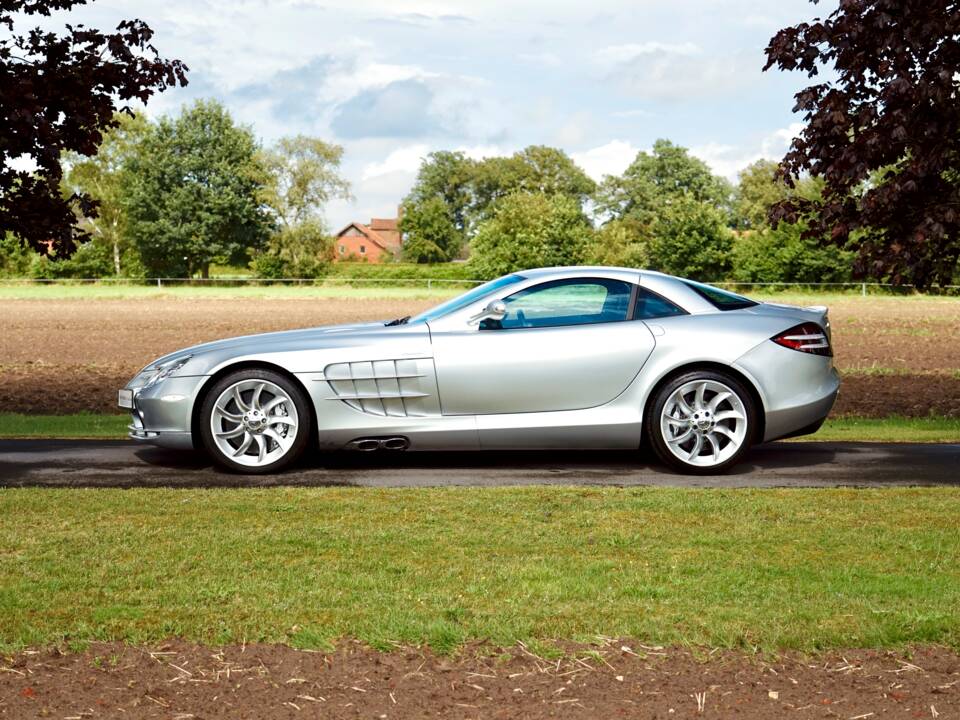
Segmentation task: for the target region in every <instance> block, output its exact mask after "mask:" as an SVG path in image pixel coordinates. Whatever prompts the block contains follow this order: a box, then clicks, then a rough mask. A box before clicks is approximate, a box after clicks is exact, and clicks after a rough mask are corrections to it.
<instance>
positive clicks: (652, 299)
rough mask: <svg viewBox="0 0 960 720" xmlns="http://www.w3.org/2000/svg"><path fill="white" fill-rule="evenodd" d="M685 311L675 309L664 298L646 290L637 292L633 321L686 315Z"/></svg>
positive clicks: (642, 289) (674, 306)
mask: <svg viewBox="0 0 960 720" xmlns="http://www.w3.org/2000/svg"><path fill="white" fill-rule="evenodd" d="M686 314H687V311H686V310H684V309H683V308H680V307H677V306H676V305H674V304H673V303H672V302H670V301H669V300H667V299H666V298H664V297H661V296H659V295H657V294H656V293H655V292H651V291H650V290H647V289H646V288H639V290H638V291H637V302H636V304H635V305H634V308H633V319H634V320H653V319H654V318H663V317H671V316H672V315H686Z"/></svg>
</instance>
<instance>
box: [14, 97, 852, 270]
mask: <svg viewBox="0 0 960 720" xmlns="http://www.w3.org/2000/svg"><path fill="white" fill-rule="evenodd" d="M119 121H120V124H119V126H118V127H117V128H116V129H114V130H112V131H110V132H109V133H107V134H106V135H105V136H104V138H103V141H102V143H101V145H100V150H99V152H98V154H97V155H95V156H93V157H82V156H68V157H65V158H64V164H65V166H66V168H67V172H66V173H65V176H64V183H63V192H64V193H65V194H72V193H75V192H85V193H87V194H89V195H90V196H92V197H93V198H95V199H96V200H97V201H98V203H99V208H98V214H97V217H92V216H91V217H81V218H79V226H80V227H81V228H82V230H83V231H84V232H85V233H86V237H85V238H83V239H82V242H80V243H79V244H78V246H77V248H76V250H75V252H74V253H73V254H72V255H71V256H70V257H63V258H56V257H53V258H49V257H41V256H40V255H38V254H36V253H34V252H32V251H29V250H27V249H26V248H25V246H24V245H23V243H21V242H20V241H19V240H18V239H17V238H15V237H12V236H7V237H6V238H2V239H0V275H3V276H21V277H37V278H58V277H64V278H66V277H110V276H119V277H190V276H194V275H199V276H206V275H207V274H208V272H209V268H210V266H211V265H214V264H217V265H232V266H235V267H249V268H250V270H251V271H252V273H253V274H254V275H256V276H260V277H270V278H282V277H322V276H324V275H325V274H327V273H328V272H329V270H330V266H331V263H332V261H333V257H334V256H333V242H332V239H331V238H330V236H329V229H328V228H327V227H326V226H325V224H324V222H323V212H324V207H325V205H326V203H327V202H328V201H329V200H330V199H332V198H334V197H349V185H348V183H347V182H346V181H345V180H344V179H343V178H342V177H341V176H340V174H339V166H340V161H341V158H342V154H343V149H342V148H340V147H339V146H337V145H333V144H330V143H326V142H324V141H322V140H319V139H316V138H310V137H304V136H297V137H291V138H283V139H281V140H280V141H279V142H277V143H276V144H275V145H274V146H272V147H269V148H264V147H261V146H260V145H259V144H258V143H257V142H256V140H255V138H254V136H253V133H252V131H251V130H250V128H247V127H243V126H239V125H237V124H236V123H235V122H234V121H233V120H232V118H231V117H230V115H229V113H228V112H227V111H226V109H225V108H223V107H222V106H221V105H219V104H218V103H216V102H212V101H209V102H199V103H196V104H195V105H193V106H192V107H188V108H185V109H184V110H183V112H182V113H181V114H180V115H178V116H176V117H164V118H161V119H160V120H158V121H156V122H152V121H150V120H148V119H147V118H146V117H144V116H142V115H136V116H133V117H128V116H120V117H119ZM775 169H776V165H775V164H774V163H773V162H771V161H766V160H761V161H758V162H756V163H754V164H753V165H750V166H749V167H747V168H746V169H744V170H743V171H742V172H741V173H740V175H739V178H738V182H737V183H736V184H733V183H730V182H729V181H727V180H726V179H724V178H721V177H718V176H716V175H713V174H712V173H711V172H710V169H709V168H708V167H707V165H706V164H705V163H704V162H703V161H701V160H699V159H697V158H695V157H693V156H691V155H690V154H689V153H688V152H687V150H686V149H684V148H682V147H679V146H676V145H674V144H672V143H670V142H669V141H667V140H658V141H657V142H656V143H655V144H654V146H653V149H652V151H651V152H649V153H648V152H640V153H638V154H637V156H636V158H634V160H633V162H632V163H631V164H630V166H629V167H628V168H627V169H626V170H625V171H624V173H623V174H622V175H617V176H607V177H605V178H604V179H603V180H602V181H601V182H599V183H597V182H594V180H592V179H591V178H590V177H589V176H587V174H586V173H585V172H584V171H583V170H582V169H581V168H580V167H578V166H577V165H576V163H574V162H573V160H572V159H571V158H570V157H569V156H568V155H566V154H565V153H564V152H563V151H561V150H559V149H556V148H551V147H544V146H531V147H528V148H526V149H524V150H522V151H520V152H517V153H515V154H514V155H512V156H510V157H493V158H487V159H483V160H473V159H470V158H468V157H467V156H466V155H464V154H463V153H459V152H448V151H441V152H434V153H431V154H430V155H428V156H427V157H426V158H424V160H423V162H422V164H421V167H420V170H419V173H418V175H417V178H416V181H415V183H414V185H413V187H412V189H411V190H410V192H409V194H408V195H407V196H406V198H404V199H403V202H402V208H403V214H402V219H401V223H400V228H401V231H402V233H403V236H404V243H403V250H402V253H401V256H400V257H397V258H394V260H395V261H397V262H398V263H399V262H402V263H404V265H403V266H399V265H398V266H397V268H396V272H397V273H402V276H403V277H410V276H411V270H410V265H409V264H410V263H414V264H427V263H429V264H430V273H431V277H442V276H443V275H442V274H438V273H440V270H439V267H440V266H438V265H436V263H443V262H446V261H450V260H454V259H466V260H467V262H466V264H456V265H454V266H451V272H450V274H451V276H453V277H457V278H489V277H493V276H496V275H499V274H503V273H507V272H510V271H513V270H516V269H520V268H525V267H534V266H544V265H568V264H578V263H591V264H593V263H596V264H606V265H627V266H634V267H645V268H650V269H655V270H663V271H665V272H669V273H673V274H677V275H682V276H686V277H693V278H697V279H701V280H725V279H730V280H736V281H740V282H843V281H847V280H849V279H850V268H851V264H852V262H851V260H852V256H851V253H850V252H849V251H846V250H844V249H841V248H838V247H836V246H831V245H829V244H828V243H826V242H822V241H823V239H822V238H818V237H809V236H808V233H806V232H805V231H806V227H805V226H804V225H803V224H799V223H794V224H790V223H785V222H781V223H780V224H779V225H778V226H777V227H773V226H772V225H771V224H770V222H769V221H768V219H767V215H768V211H769V208H770V207H771V206H772V205H773V204H774V203H776V202H778V201H780V200H783V199H786V198H791V197H801V198H811V199H812V198H817V197H819V193H820V188H821V186H820V184H819V182H818V181H817V180H815V179H802V180H800V181H799V182H798V183H796V184H795V186H794V187H792V188H791V187H788V186H787V185H785V184H784V183H783V182H781V181H779V180H778V179H777V178H776V177H775ZM354 264H355V265H357V264H358V263H354ZM453 268H455V269H453ZM391 272H392V271H390V270H388V269H387V268H383V269H381V270H378V271H377V273H376V275H377V277H380V278H383V277H388V276H390V275H391ZM348 273H349V271H347V270H346V268H340V271H338V273H337V274H338V275H340V274H348ZM418 274H419V273H418ZM398 277H399V275H398Z"/></svg>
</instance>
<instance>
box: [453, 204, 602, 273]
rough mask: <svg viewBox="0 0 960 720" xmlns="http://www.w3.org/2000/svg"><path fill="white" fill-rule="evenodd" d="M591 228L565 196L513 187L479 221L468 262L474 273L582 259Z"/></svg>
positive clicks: (588, 242)
mask: <svg viewBox="0 0 960 720" xmlns="http://www.w3.org/2000/svg"><path fill="white" fill-rule="evenodd" d="M593 233H594V230H593V226H592V225H591V224H590V222H589V221H588V220H587V218H586V217H585V216H584V214H583V210H582V209H581V206H580V203H579V202H578V201H577V200H576V199H574V198H571V197H569V196H567V195H547V194H545V193H525V192H517V193H514V194H512V195H508V196H506V197H504V198H502V199H501V200H500V201H499V202H498V203H497V205H496V208H495V210H494V212H493V215H492V217H490V218H489V219H487V220H485V221H484V222H483V223H481V224H480V227H479V228H478V229H477V234H476V237H474V239H473V242H472V243H471V248H472V254H471V257H470V265H471V267H472V268H473V270H474V272H475V273H476V274H477V276H478V277H481V278H492V277H497V276H498V275H503V274H506V273H510V272H514V271H516V270H522V269H525V268H531V267H541V266H553V265H575V264H577V263H579V262H582V261H583V258H584V257H585V255H586V253H587V250H588V248H589V246H590V243H591V240H592V236H593Z"/></svg>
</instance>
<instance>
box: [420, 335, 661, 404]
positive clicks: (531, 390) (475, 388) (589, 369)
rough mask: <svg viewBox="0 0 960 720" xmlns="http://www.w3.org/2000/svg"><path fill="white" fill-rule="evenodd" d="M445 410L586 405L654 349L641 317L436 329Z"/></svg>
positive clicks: (614, 392) (608, 392)
mask: <svg viewBox="0 0 960 720" xmlns="http://www.w3.org/2000/svg"><path fill="white" fill-rule="evenodd" d="M432 339H433V349H434V361H435V363H436V368H437V376H438V377H437V382H438V385H439V388H440V406H441V408H442V410H443V414H444V415H498V414H510V413H542V412H556V411H566V410H582V409H585V408H590V407H597V406H599V405H604V404H606V403H608V402H610V401H611V400H613V398H615V397H617V396H618V395H619V394H620V393H622V392H623V391H624V390H625V389H626V388H627V387H628V386H629V385H630V383H631V382H632V381H633V379H634V378H635V377H636V376H637V373H639V372H640V369H641V368H642V367H643V364H644V363H645V362H646V360H647V358H648V357H649V356H650V353H651V352H652V351H653V347H654V340H653V335H652V334H651V333H650V331H649V330H648V329H647V327H646V325H644V324H643V323H642V322H639V321H628V322H611V323H602V324H596V325H583V326H569V327H544V328H518V329H513V330H478V329H477V327H476V326H469V325H465V326H463V328H459V329H453V330H445V329H440V330H437V331H435V332H433V333H432Z"/></svg>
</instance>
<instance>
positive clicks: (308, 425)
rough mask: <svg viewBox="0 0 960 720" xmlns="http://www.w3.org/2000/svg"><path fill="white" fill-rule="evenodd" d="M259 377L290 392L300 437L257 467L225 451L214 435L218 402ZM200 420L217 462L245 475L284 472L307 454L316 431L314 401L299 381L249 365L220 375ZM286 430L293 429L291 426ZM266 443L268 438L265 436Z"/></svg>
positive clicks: (209, 450)
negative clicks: (212, 421)
mask: <svg viewBox="0 0 960 720" xmlns="http://www.w3.org/2000/svg"><path fill="white" fill-rule="evenodd" d="M257 380H260V381H264V382H267V383H272V384H273V385H276V386H277V387H278V388H280V389H281V390H283V392H284V393H286V395H287V396H288V397H289V398H290V400H291V401H292V402H293V404H294V406H295V408H296V415H297V425H296V427H295V429H294V430H293V431H294V432H295V433H296V436H295V438H294V440H293V443H292V444H291V445H290V447H289V448H288V449H287V451H286V453H285V454H283V455H282V456H281V457H279V458H278V459H277V460H275V461H273V462H269V463H266V464H264V465H257V466H253V465H245V464H242V463H240V462H236V461H235V460H233V459H232V458H231V457H228V456H227V455H225V454H224V452H223V451H222V450H221V449H220V448H219V447H218V445H217V442H216V441H215V439H214V437H213V428H212V427H211V417H212V415H213V409H214V404H215V403H216V402H217V399H218V398H219V397H220V396H221V394H222V393H223V392H224V391H225V390H227V389H229V388H230V387H232V386H233V385H235V384H236V383H238V382H243V381H257ZM199 421H200V437H201V440H202V441H203V448H204V450H205V451H206V452H207V454H208V455H209V456H210V458H211V459H212V460H213V462H214V463H216V464H217V465H219V466H220V467H221V468H223V469H225V470H229V471H231V472H236V473H241V474H244V475H269V474H271V473H278V472H281V471H283V470H285V469H286V468H288V467H290V466H291V465H293V464H294V463H295V462H297V460H299V459H300V457H301V456H302V455H303V453H304V451H305V450H306V448H307V446H308V445H309V444H310V438H311V435H312V433H313V414H312V412H311V410H310V401H309V399H308V398H307V396H306V393H304V392H303V390H302V389H301V388H300V386H299V385H298V384H297V383H295V382H294V381H292V380H290V379H289V378H288V377H287V376H285V375H283V374H281V373H278V372H276V371H274V370H268V369H266V368H248V369H245V370H237V371H236V372H232V373H230V374H229V375H225V376H224V377H222V378H220V379H219V380H218V381H217V382H216V383H214V384H213V386H212V387H211V388H210V389H209V391H208V392H207V394H206V395H205V396H204V399H203V404H202V406H201V409H200V415H199ZM285 431H286V432H290V430H289V429H287V430H285ZM264 442H267V441H266V440H265V439H264ZM274 445H275V446H276V447H279V445H278V444H276V443H274ZM268 447H269V443H268Z"/></svg>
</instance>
